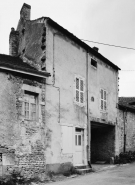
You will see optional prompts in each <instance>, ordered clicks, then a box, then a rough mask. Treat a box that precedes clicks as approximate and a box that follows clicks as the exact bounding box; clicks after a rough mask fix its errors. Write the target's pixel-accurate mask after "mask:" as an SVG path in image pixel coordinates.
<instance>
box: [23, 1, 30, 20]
mask: <svg viewBox="0 0 135 185" xmlns="http://www.w3.org/2000/svg"><path fill="white" fill-rule="evenodd" d="M30 12H31V6H30V5H28V4H26V3H24V4H23V6H22V9H21V11H20V18H23V19H25V20H30Z"/></svg>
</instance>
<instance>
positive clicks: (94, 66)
mask: <svg viewBox="0 0 135 185" xmlns="http://www.w3.org/2000/svg"><path fill="white" fill-rule="evenodd" d="M93 62H94V63H95V64H96V65H93V64H92V63H93ZM90 64H91V66H92V67H93V68H94V69H97V61H96V60H95V59H94V58H91V63H90Z"/></svg>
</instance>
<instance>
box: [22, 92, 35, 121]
mask: <svg viewBox="0 0 135 185" xmlns="http://www.w3.org/2000/svg"><path fill="white" fill-rule="evenodd" d="M24 116H25V119H27V120H33V121H35V120H36V118H37V94H36V93H32V92H29V91H25V94H24Z"/></svg>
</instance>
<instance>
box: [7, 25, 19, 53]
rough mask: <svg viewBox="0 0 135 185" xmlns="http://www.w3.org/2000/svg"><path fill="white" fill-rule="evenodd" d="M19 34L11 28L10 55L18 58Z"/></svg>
mask: <svg viewBox="0 0 135 185" xmlns="http://www.w3.org/2000/svg"><path fill="white" fill-rule="evenodd" d="M18 44H19V32H18V31H15V29H14V28H11V32H10V35H9V55H11V56H18Z"/></svg>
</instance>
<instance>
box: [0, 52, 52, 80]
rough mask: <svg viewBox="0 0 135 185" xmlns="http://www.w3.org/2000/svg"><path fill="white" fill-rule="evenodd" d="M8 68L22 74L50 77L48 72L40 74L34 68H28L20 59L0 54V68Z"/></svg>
mask: <svg viewBox="0 0 135 185" xmlns="http://www.w3.org/2000/svg"><path fill="white" fill-rule="evenodd" d="M2 67H3V68H8V69H11V70H19V71H22V72H26V73H30V74H33V76H34V74H35V76H36V75H40V76H43V77H48V76H50V73H48V72H40V71H38V70H37V69H36V68H34V67H32V66H30V65H29V64H27V63H26V62H23V60H22V59H21V58H20V57H14V56H10V55H5V54H0V68H2Z"/></svg>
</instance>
